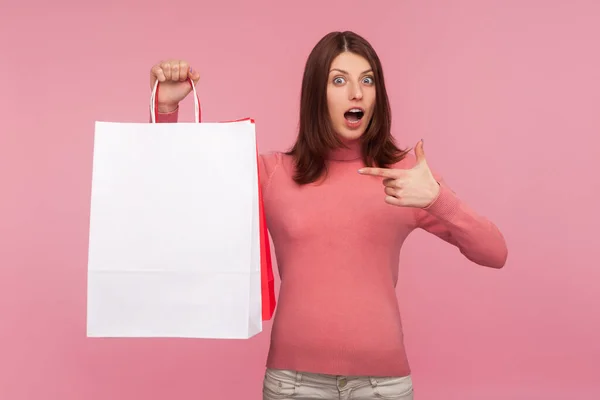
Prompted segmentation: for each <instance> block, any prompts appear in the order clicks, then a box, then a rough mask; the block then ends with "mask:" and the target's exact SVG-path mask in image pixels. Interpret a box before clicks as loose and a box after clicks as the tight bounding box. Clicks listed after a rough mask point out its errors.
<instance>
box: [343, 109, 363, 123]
mask: <svg viewBox="0 0 600 400" xmlns="http://www.w3.org/2000/svg"><path fill="white" fill-rule="evenodd" d="M364 116H365V112H364V110H363V109H362V108H351V109H350V110H348V111H346V112H345V113H344V118H346V119H347V120H348V121H349V122H358V121H360V120H361V119H362V117H364Z"/></svg>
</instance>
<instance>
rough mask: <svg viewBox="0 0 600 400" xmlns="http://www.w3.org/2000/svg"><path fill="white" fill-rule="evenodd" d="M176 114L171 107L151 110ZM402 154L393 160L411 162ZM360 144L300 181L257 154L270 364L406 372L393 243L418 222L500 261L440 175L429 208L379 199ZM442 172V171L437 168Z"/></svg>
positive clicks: (490, 230)
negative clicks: (270, 291) (268, 282)
mask: <svg viewBox="0 0 600 400" xmlns="http://www.w3.org/2000/svg"><path fill="white" fill-rule="evenodd" d="M157 120H158V122H176V121H177V111H175V112H173V113H170V114H160V115H158V116H157ZM414 163H415V157H414V156H409V157H407V158H405V159H404V160H402V161H400V162H399V163H398V164H397V165H396V166H395V167H397V168H410V167H411V166H412V165H414ZM362 166H363V164H362V162H361V160H360V153H359V150H358V149H352V150H343V151H338V152H337V153H335V154H333V155H332V156H331V157H330V159H329V161H328V177H327V180H326V181H325V182H324V183H321V184H310V185H306V186H303V187H300V186H298V185H297V184H296V183H295V182H294V181H293V180H292V175H293V164H292V160H291V158H290V157H289V156H285V155H283V154H282V153H270V154H261V155H260V158H259V168H260V170H259V172H260V176H261V182H260V184H261V186H262V189H263V198H264V205H265V214H266V218H267V225H268V228H269V232H270V234H271V237H272V240H273V243H274V247H275V256H276V259H277V265H278V267H279V275H280V278H281V287H280V291H279V298H278V305H277V310H276V313H275V315H274V319H273V329H272V334H271V347H270V351H269V355H268V360H267V366H268V367H271V368H279V369H291V370H297V371H305V372H313V373H324V374H332V375H348V376H349V375H371V376H374V375H375V376H376V375H382V376H404V375H408V374H410V367H409V362H408V360H407V356H406V352H405V348H404V340H403V333H402V325H401V321H400V313H399V307H398V301H397V298H396V291H395V286H396V282H397V279H398V264H399V255H400V249H401V247H402V244H403V243H404V240H405V239H406V238H407V236H408V235H409V234H410V233H411V231H413V230H414V229H416V228H421V229H424V230H426V231H428V232H431V233H432V234H434V235H436V236H438V237H440V238H441V239H443V240H445V241H447V242H449V243H451V244H453V245H454V246H456V247H457V248H458V249H459V250H460V252H461V253H462V254H464V256H465V257H467V258H468V259H469V260H471V261H473V262H474V263H477V264H480V265H483V266H488V267H492V268H501V267H502V266H503V265H504V263H505V261H506V258H507V248H506V243H505V241H504V238H503V236H502V234H501V233H500V231H499V230H498V229H497V227H496V226H495V225H494V224H493V223H491V222H490V221H488V220H487V219H486V218H484V217H482V216H480V215H478V214H476V213H475V212H474V211H473V210H471V209H470V208H469V207H468V206H467V205H466V204H465V203H464V202H463V201H461V200H460V199H459V198H458V197H457V196H456V195H455V194H454V193H453V192H452V190H450V189H449V188H448V187H447V186H446V185H445V184H444V183H443V182H442V181H440V184H441V191H440V194H439V196H438V198H437V199H436V201H435V202H434V203H433V204H431V205H430V206H429V207H428V208H427V209H416V208H401V207H397V206H392V205H389V204H387V203H385V202H384V197H385V194H384V191H383V185H382V183H381V178H376V177H372V176H364V175H360V174H359V173H358V172H357V170H358V169H359V168H360V167H362ZM436 178H437V179H438V180H439V177H438V176H437V175H436Z"/></svg>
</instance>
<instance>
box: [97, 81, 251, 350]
mask: <svg viewBox="0 0 600 400" xmlns="http://www.w3.org/2000/svg"><path fill="white" fill-rule="evenodd" d="M192 86H193V85H192ZM156 90H157V87H156V86H155V88H154V91H153V95H152V97H151V104H152V106H151V110H152V121H154V120H155V116H154V104H155V99H154V97H155V95H156ZM194 101H195V108H196V123H193V122H192V123H112V122H97V123H96V127H95V137H94V152H93V174H92V192H91V215H90V232H89V261H88V303H87V335H88V336H89V337H188V338H224V339H235V338H238V339H239V338H241V339H243V338H249V337H252V336H253V335H256V334H257V333H259V332H261V330H262V317H261V269H260V268H261V259H260V251H261V250H260V243H259V241H260V236H259V193H258V190H259V186H258V185H259V183H258V174H257V152H256V137H255V126H254V122H253V121H252V120H243V121H237V122H227V123H223V122H215V123H200V121H199V119H200V117H199V115H200V111H199V106H198V97H197V95H196V93H195V90H194Z"/></svg>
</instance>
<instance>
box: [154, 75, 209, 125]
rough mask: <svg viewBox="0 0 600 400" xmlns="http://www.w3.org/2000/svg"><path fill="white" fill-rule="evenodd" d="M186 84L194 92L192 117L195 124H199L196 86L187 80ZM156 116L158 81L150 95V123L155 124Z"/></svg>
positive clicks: (198, 101) (199, 116)
mask: <svg viewBox="0 0 600 400" xmlns="http://www.w3.org/2000/svg"><path fill="white" fill-rule="evenodd" d="M188 83H189V84H190V86H191V87H192V90H193V91H194V111H195V113H194V115H195V117H196V123H199V122H200V121H201V120H202V118H201V110H200V99H199V98H198V93H197V92H196V86H195V85H194V82H193V81H192V80H191V79H189V78H188ZM156 114H158V79H157V80H156V82H155V83H154V88H152V94H151V95H150V118H151V119H150V121H152V123H156Z"/></svg>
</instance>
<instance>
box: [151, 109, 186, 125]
mask: <svg viewBox="0 0 600 400" xmlns="http://www.w3.org/2000/svg"><path fill="white" fill-rule="evenodd" d="M178 118H179V107H177V108H176V109H175V110H173V111H171V112H167V113H161V112H159V113H157V114H156V122H157V123H161V122H177V120H178ZM148 119H149V121H150V122H152V117H148Z"/></svg>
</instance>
